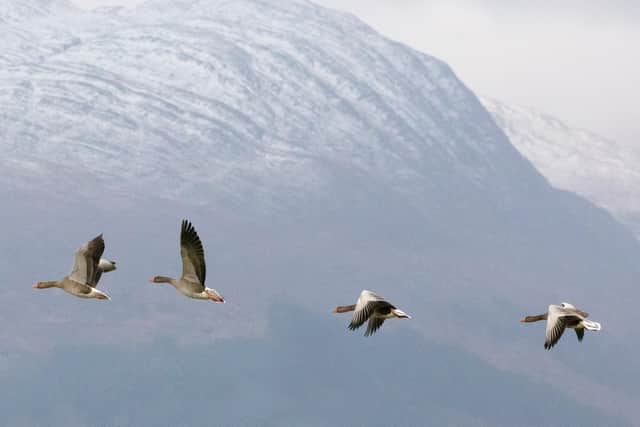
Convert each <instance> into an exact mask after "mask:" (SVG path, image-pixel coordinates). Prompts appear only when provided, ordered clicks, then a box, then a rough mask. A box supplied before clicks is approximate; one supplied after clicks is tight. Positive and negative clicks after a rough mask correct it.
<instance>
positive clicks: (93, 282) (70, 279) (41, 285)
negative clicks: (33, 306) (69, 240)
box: [33, 234, 116, 299]
mask: <svg viewBox="0 0 640 427" xmlns="http://www.w3.org/2000/svg"><path fill="white" fill-rule="evenodd" d="M103 252H104V239H103V238H102V234H100V235H99V236H97V237H96V238H94V239H93V240H91V241H89V242H88V243H86V244H84V245H83V246H81V247H80V248H78V250H77V251H76V254H75V260H74V263H73V269H72V270H71V274H69V275H68V276H66V277H64V278H63V279H62V280H59V281H50V282H38V283H36V284H35V285H33V287H34V288H37V289H46V288H60V289H62V290H64V291H66V292H68V293H70V294H71V295H75V296H77V297H80V298H96V299H109V295H107V294H106V293H104V292H102V291H100V290H98V289H96V286H97V285H98V281H99V280H100V277H101V276H102V273H103V272H109V271H113V270H115V269H116V263H115V262H113V261H109V260H107V259H104V258H100V257H101V256H102V253H103Z"/></svg>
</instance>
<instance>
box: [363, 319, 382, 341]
mask: <svg viewBox="0 0 640 427" xmlns="http://www.w3.org/2000/svg"><path fill="white" fill-rule="evenodd" d="M383 323H384V317H377V316H372V317H370V318H369V323H368V324H367V331H366V332H365V333H364V336H365V337H368V336H370V335H371V334H373V333H374V332H375V331H377V330H378V329H380V326H382V324H383Z"/></svg>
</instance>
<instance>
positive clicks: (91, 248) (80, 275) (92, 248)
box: [69, 234, 104, 287]
mask: <svg viewBox="0 0 640 427" xmlns="http://www.w3.org/2000/svg"><path fill="white" fill-rule="evenodd" d="M103 253H104V239H103V238H102V234H100V235H99V236H96V237H95V238H94V239H92V240H90V241H89V242H88V243H86V244H84V245H83V246H81V247H80V248H78V250H76V253H75V259H74V264H73V269H72V270H71V274H70V275H69V278H70V279H71V280H73V281H74V282H77V283H81V284H83V285H84V284H86V285H89V286H91V287H95V285H96V284H97V283H98V280H99V279H100V273H99V268H98V263H99V262H100V257H102V254H103Z"/></svg>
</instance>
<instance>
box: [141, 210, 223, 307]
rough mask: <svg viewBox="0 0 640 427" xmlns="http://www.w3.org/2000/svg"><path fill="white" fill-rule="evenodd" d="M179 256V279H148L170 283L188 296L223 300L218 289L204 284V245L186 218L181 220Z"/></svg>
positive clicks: (164, 277) (157, 277) (215, 300)
mask: <svg viewBox="0 0 640 427" xmlns="http://www.w3.org/2000/svg"><path fill="white" fill-rule="evenodd" d="M180 256H181V257H182V276H181V277H180V279H177V280H176V279H173V278H171V277H166V276H156V277H154V278H153V279H150V280H149V281H150V282H152V283H170V284H171V285H173V287H174V288H176V289H177V290H178V292H180V293H181V294H182V295H184V296H187V297H189V298H195V299H203V300H211V301H214V302H224V298H223V297H222V295H220V293H219V292H218V291H216V290H215V289H211V288H207V287H205V286H204V283H205V279H206V275H207V267H206V265H205V262H204V247H203V246H202V242H201V241H200V237H198V233H197V232H196V230H195V228H193V225H191V223H190V222H189V221H187V220H186V219H185V220H183V221H182V228H181V230H180Z"/></svg>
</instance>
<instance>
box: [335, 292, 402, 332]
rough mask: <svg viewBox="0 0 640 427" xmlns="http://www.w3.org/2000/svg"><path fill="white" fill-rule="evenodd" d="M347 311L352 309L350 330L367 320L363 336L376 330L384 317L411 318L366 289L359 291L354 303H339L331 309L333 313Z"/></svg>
mask: <svg viewBox="0 0 640 427" xmlns="http://www.w3.org/2000/svg"><path fill="white" fill-rule="evenodd" d="M348 311H353V317H352V318H351V323H350V324H349V329H351V330H352V331H353V330H356V329H358V328H359V327H360V326H362V325H363V324H364V322H366V321H367V320H369V323H368V324H367V331H366V332H365V333H364V336H365V337H368V336H369V335H371V334H373V333H374V332H375V331H377V330H378V329H379V328H380V326H382V324H383V323H384V321H385V319H392V318H394V317H397V318H399V319H411V316H409V315H408V314H407V313H405V312H404V311H402V310H398V309H397V308H395V307H394V306H393V305H391V304H390V303H389V302H388V301H385V299H384V298H382V297H381V296H379V295H376V294H374V293H373V292H371V291H367V290H366V289H365V290H364V291H362V292H361V293H360V297H359V298H358V301H357V302H356V303H355V304H353V305H341V306H338V307H336V308H335V309H334V310H333V312H334V313H346V312H348Z"/></svg>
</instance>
